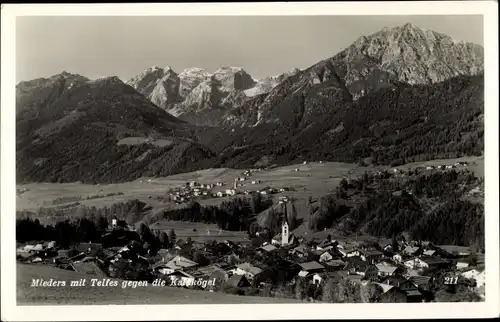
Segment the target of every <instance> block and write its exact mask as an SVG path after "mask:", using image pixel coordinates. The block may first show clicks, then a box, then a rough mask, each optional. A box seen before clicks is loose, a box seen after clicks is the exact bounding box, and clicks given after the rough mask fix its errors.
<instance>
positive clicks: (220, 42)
mask: <svg viewBox="0 0 500 322" xmlns="http://www.w3.org/2000/svg"><path fill="white" fill-rule="evenodd" d="M406 22H411V23H413V24H415V25H417V26H419V27H421V28H425V29H432V30H435V31H438V32H441V33H445V34H447V35H449V36H451V37H452V38H454V39H456V40H464V41H470V42H474V43H477V44H480V45H483V19H482V16H274V17H273V16H241V17H236V16H225V17H224V16H221V17H207V16H205V17H203V16H198V17H179V16H175V17H123V16H121V17H120V16H117V17H92V16H82V17H70V16H59V17H18V18H17V28H16V57H17V61H16V69H17V81H18V82H19V81H21V80H30V79H34V78H38V77H49V76H52V75H55V74H58V73H60V72H61V71H63V70H66V71H68V72H71V73H76V74H80V75H83V76H87V77H89V78H96V77H101V76H118V77H120V78H121V79H123V80H127V79H129V78H130V77H132V76H134V75H136V74H138V73H140V72H141V71H143V70H144V69H146V68H148V67H152V66H159V67H165V66H171V67H172V68H173V69H174V70H175V71H177V72H181V71H182V70H184V69H185V68H188V67H200V68H204V69H205V70H207V71H208V72H213V71H215V70H216V69H218V68H219V67H221V66H236V67H243V68H245V70H246V71H247V72H248V73H250V74H251V75H252V76H253V77H254V78H261V77H264V76H271V75H276V74H279V73H282V72H284V71H287V70H289V69H291V68H294V67H297V68H306V67H308V66H310V65H313V64H314V63H316V62H318V61H319V60H321V59H324V58H327V57H331V56H333V55H334V54H336V53H337V52H339V51H340V50H342V49H343V48H345V47H347V46H349V45H350V44H351V43H352V42H353V41H355V40H356V39H357V38H358V37H359V36H361V35H369V34H371V33H373V32H376V31H378V30H380V29H382V28H383V27H386V26H387V27H393V26H398V25H403V24H404V23H406Z"/></svg>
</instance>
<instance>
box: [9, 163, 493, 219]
mask: <svg viewBox="0 0 500 322" xmlns="http://www.w3.org/2000/svg"><path fill="white" fill-rule="evenodd" d="M457 161H467V162H469V168H470V169H472V170H473V171H474V172H475V173H476V175H477V176H479V177H483V176H484V157H464V158H460V159H443V160H433V161H426V162H417V163H411V164H406V165H403V166H399V167H397V168H399V169H408V168H413V167H419V166H424V167H425V166H427V165H444V164H453V163H455V162H457ZM295 169H299V171H295ZM384 169H387V167H386V166H377V167H372V166H370V167H359V166H357V165H355V164H348V163H338V162H325V163H319V162H313V163H308V164H298V165H291V166H284V167H279V168H274V169H270V170H268V171H261V172H255V173H253V174H252V176H250V177H249V178H248V179H247V180H245V181H242V182H240V183H242V186H241V187H238V189H239V190H241V191H244V190H258V189H263V188H265V187H272V188H277V189H279V188H282V187H289V188H294V190H295V191H287V192H285V193H284V194H286V195H287V196H289V197H293V198H296V199H298V200H299V201H300V200H307V198H308V197H309V196H312V197H313V198H316V197H319V196H322V195H325V194H328V193H329V192H330V191H332V190H334V189H335V188H336V187H337V185H338V183H339V182H340V180H342V178H343V177H349V176H351V177H353V178H354V177H356V176H358V175H361V174H362V173H363V172H364V171H380V170H384ZM243 171H244V170H236V169H225V168H221V169H206V170H200V171H195V172H190V173H183V174H178V175H173V176H170V177H163V178H141V179H138V180H135V181H131V182H126V183H117V184H105V185H90V184H82V183H63V184H61V183H31V184H24V185H18V186H17V189H18V190H19V191H23V192H22V193H19V194H18V196H17V209H18V210H36V209H37V208H40V207H51V206H58V207H61V206H65V205H66V206H69V207H75V206H78V205H79V204H81V205H86V206H95V207H103V206H109V205H112V204H114V203H118V202H123V201H126V200H130V199H139V200H142V201H144V202H146V203H148V204H149V205H150V206H151V207H152V208H153V209H159V208H163V207H169V206H172V204H168V203H165V202H163V201H160V200H158V199H157V197H164V196H165V195H166V192H167V191H168V190H169V189H171V188H174V187H178V186H181V185H183V184H185V183H186V182H188V181H193V180H194V181H198V182H200V183H216V182H219V181H221V182H224V183H225V186H223V187H215V188H214V189H213V192H218V191H221V190H225V189H228V188H230V187H231V186H232V183H233V180H234V178H236V177H239V176H241V174H242V172H243ZM253 180H255V181H257V180H260V181H261V183H260V184H252V183H251V181H253ZM279 195H281V194H277V195H276V198H277V197H278V196H279ZM150 197H151V198H150ZM229 198H231V197H225V198H211V199H200V200H199V202H200V204H202V205H216V204H219V203H220V202H221V201H223V200H227V199H229ZM61 200H67V201H68V202H66V203H62V202H61ZM299 213H301V211H300V210H299ZM299 217H301V215H299Z"/></svg>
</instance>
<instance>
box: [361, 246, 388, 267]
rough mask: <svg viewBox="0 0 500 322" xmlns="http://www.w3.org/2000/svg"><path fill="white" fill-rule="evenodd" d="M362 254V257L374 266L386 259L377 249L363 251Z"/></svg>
mask: <svg viewBox="0 0 500 322" xmlns="http://www.w3.org/2000/svg"><path fill="white" fill-rule="evenodd" d="M360 253H361V256H360V257H361V258H362V259H363V260H364V261H366V262H367V263H369V264H374V263H376V262H378V261H379V260H381V259H382V258H383V257H384V253H382V252H381V251H378V250H376V249H369V250H363V251H361V252H360Z"/></svg>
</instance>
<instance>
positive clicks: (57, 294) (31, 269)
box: [17, 264, 300, 305]
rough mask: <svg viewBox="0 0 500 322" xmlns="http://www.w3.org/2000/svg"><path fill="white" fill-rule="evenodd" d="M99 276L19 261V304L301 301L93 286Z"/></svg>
mask: <svg viewBox="0 0 500 322" xmlns="http://www.w3.org/2000/svg"><path fill="white" fill-rule="evenodd" d="M37 278H41V279H44V280H47V281H48V280H49V279H51V278H52V279H54V280H60V281H66V286H64V287H31V286H30V285H31V281H32V279H37ZM82 278H86V279H87V282H86V284H87V285H86V286H81V287H70V286H68V285H69V281H75V280H80V279H82ZM91 278H97V277H94V276H91V275H85V274H81V273H76V272H72V271H68V270H62V269H58V268H53V267H49V266H44V265H26V264H17V304H18V305H55V304H59V305H61V304H62V305H106V304H107V305H109V304H241V303H245V304H247V303H250V304H252V303H294V302H295V303H300V302H299V301H294V300H291V299H280V298H268V297H256V296H245V297H242V296H238V295H229V294H224V293H217V292H213V293H212V292H208V291H194V290H188V289H183V288H176V287H161V286H151V285H148V286H142V287H137V288H128V287H127V288H122V281H119V283H118V286H117V287H91V286H90V285H89V284H90V279H91Z"/></svg>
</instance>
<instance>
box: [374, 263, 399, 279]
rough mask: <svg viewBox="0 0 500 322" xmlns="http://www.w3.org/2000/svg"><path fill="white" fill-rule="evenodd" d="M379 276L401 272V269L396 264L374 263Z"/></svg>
mask: <svg viewBox="0 0 500 322" xmlns="http://www.w3.org/2000/svg"><path fill="white" fill-rule="evenodd" d="M376 267H377V269H378V274H379V276H392V275H396V274H401V273H403V271H402V269H401V268H399V267H396V266H391V265H384V264H376Z"/></svg>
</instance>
